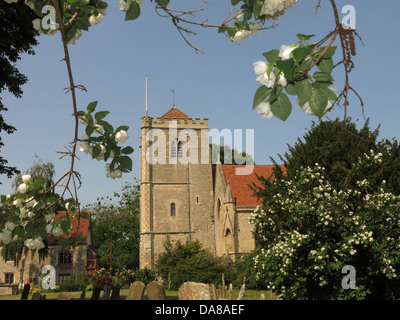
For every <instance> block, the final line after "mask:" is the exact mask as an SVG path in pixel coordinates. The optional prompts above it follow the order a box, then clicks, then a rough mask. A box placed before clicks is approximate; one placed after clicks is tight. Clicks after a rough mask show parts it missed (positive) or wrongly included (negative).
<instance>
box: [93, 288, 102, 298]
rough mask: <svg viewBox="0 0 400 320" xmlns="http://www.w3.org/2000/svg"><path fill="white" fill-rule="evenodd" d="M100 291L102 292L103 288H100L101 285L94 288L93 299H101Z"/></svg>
mask: <svg viewBox="0 0 400 320" xmlns="http://www.w3.org/2000/svg"><path fill="white" fill-rule="evenodd" d="M100 292H101V288H99V287H95V288H93V293H92V300H99V299H100Z"/></svg>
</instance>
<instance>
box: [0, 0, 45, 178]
mask: <svg viewBox="0 0 400 320" xmlns="http://www.w3.org/2000/svg"><path fill="white" fill-rule="evenodd" d="M35 18H36V14H35V13H34V11H33V10H31V9H30V8H29V7H28V6H26V5H25V3H23V2H22V1H19V2H17V3H6V2H5V1H0V39H1V41H0V93H2V92H3V91H5V90H8V91H9V92H10V93H12V94H13V95H14V96H15V97H17V98H20V97H21V96H22V89H21V87H22V85H24V84H25V83H26V82H27V81H28V79H27V77H26V76H25V75H23V74H22V73H21V72H20V71H19V70H18V69H17V67H16V65H15V64H16V62H17V61H18V60H19V59H21V56H20V55H21V54H22V53H28V54H34V51H33V49H32V47H33V46H36V45H37V44H38V42H37V40H36V37H37V36H38V34H39V33H38V32H37V31H36V30H35V29H34V28H33V25H32V21H33V20H34V19H35ZM4 111H7V108H6V107H5V106H4V104H3V102H2V100H1V97H0V132H2V131H3V130H4V131H5V132H6V133H8V134H11V133H13V132H14V131H15V130H16V128H15V127H13V126H11V125H9V124H7V123H6V122H5V121H4V118H3V116H2V115H1V113H2V112H4ZM2 146H4V143H3V142H2V141H1V137H0V148H1V147H2ZM7 163H8V161H7V160H6V159H4V158H3V157H1V156H0V175H2V174H5V175H7V177H8V178H11V177H12V175H14V174H15V173H18V170H17V169H16V168H15V167H9V166H7ZM0 183H1V182H0Z"/></svg>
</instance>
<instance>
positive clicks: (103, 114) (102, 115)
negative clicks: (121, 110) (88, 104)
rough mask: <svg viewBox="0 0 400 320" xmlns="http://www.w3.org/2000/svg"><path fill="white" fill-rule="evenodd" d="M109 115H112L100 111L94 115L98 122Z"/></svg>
mask: <svg viewBox="0 0 400 320" xmlns="http://www.w3.org/2000/svg"><path fill="white" fill-rule="evenodd" d="M109 113H110V111H99V112H96V114H95V115H94V118H95V119H96V121H100V120H102V119H103V118H105V117H106V116H107V115H108V114H109Z"/></svg>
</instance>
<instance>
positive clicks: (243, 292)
mask: <svg viewBox="0 0 400 320" xmlns="http://www.w3.org/2000/svg"><path fill="white" fill-rule="evenodd" d="M243 297H246V285H245V284H244V283H243V284H242V287H241V288H240V291H239V296H238V298H237V299H238V300H242V298H243Z"/></svg>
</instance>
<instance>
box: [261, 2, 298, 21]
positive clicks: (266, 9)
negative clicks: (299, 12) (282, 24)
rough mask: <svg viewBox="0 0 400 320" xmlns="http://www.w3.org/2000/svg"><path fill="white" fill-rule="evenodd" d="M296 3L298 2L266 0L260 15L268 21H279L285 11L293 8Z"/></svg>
mask: <svg viewBox="0 0 400 320" xmlns="http://www.w3.org/2000/svg"><path fill="white" fill-rule="evenodd" d="M296 2H297V0H265V1H264V4H263V6H262V8H261V12H260V14H262V15H265V17H266V19H267V20H269V19H272V20H278V19H279V17H280V16H281V15H283V14H284V13H285V10H287V9H290V8H291V7H293V6H294V5H295V4H296Z"/></svg>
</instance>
